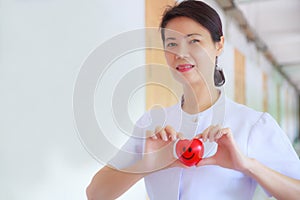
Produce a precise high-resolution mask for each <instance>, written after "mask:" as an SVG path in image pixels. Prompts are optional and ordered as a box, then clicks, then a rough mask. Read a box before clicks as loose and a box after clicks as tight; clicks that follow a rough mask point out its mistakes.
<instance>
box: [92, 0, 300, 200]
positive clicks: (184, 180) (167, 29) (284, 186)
mask: <svg viewBox="0 0 300 200" xmlns="http://www.w3.org/2000/svg"><path fill="white" fill-rule="evenodd" d="M161 35H162V41H163V43H164V51H165V58H166V61H167V64H168V66H169V69H170V70H171V72H172V75H173V77H174V79H175V80H177V81H178V82H179V84H180V85H181V87H182V90H183V98H182V100H181V101H179V102H178V103H177V104H176V105H173V106H170V107H166V108H162V109H152V110H150V111H149V112H146V113H145V114H144V115H143V116H142V117H141V118H140V120H138V122H137V123H136V127H135V130H134V133H135V134H134V135H135V136H145V137H144V138H143V137H140V138H131V139H130V140H129V141H128V142H127V143H126V144H125V145H124V147H123V149H122V150H123V151H126V152H129V153H131V154H132V156H133V157H134V158H133V159H127V160H126V158H125V160H124V156H122V155H124V154H122V152H121V153H120V154H117V155H116V157H115V158H114V159H113V160H112V162H110V163H109V165H107V166H106V167H104V168H103V169H101V170H100V171H99V172H98V173H97V174H96V175H95V177H94V178H93V180H92V182H91V184H90V185H89V187H88V189H87V194H88V197H89V199H113V198H116V197H118V196H119V195H121V194H122V193H123V192H125V191H126V190H127V189H128V188H130V187H131V186H132V185H133V184H135V183H136V182H137V181H138V180H140V179H142V178H144V180H145V184H146V189H147V192H148V194H149V197H150V199H151V200H159V199H162V200H165V199H172V200H173V199H174V200H175V199H180V200H184V199H186V200H187V199H193V200H198V199H199V200H200V199H210V200H214V199H216V200H217V199H220V198H221V199H224V200H227V199H228V200H234V199H236V200H250V199H252V198H253V194H254V191H255V188H256V186H257V184H259V185H261V186H262V187H263V188H264V190H265V191H266V192H267V193H268V194H269V195H270V196H274V197H276V198H277V199H297V198H298V197H299V195H300V180H299V179H300V161H299V158H298V157H297V155H296V153H295V151H294V149H293V147H292V145H291V143H290V142H289V140H288V138H287V136H286V134H285V133H284V132H283V131H282V129H281V128H280V127H279V126H278V124H277V123H276V121H275V120H274V119H273V118H272V117H271V116H270V115H269V114H268V113H263V112H258V111H255V110H253V109H251V108H249V107H246V106H244V105H241V104H238V103H236V102H233V101H232V100H230V99H229V98H228V97H226V95H225V94H224V90H223V89H222V84H223V83H224V81H225V80H224V79H219V78H220V77H221V78H222V77H223V78H224V76H222V75H221V76H220V74H222V71H221V70H220V69H219V68H218V67H217V58H218V56H220V55H221V53H222V51H223V48H224V42H225V39H224V36H223V32H222V24H221V20H220V18H219V15H218V13H217V12H216V11H215V10H214V9H213V8H211V7H210V6H209V5H207V4H206V3H204V2H202V1H193V0H189V1H183V2H181V3H178V4H176V5H174V6H173V7H170V8H168V9H167V10H166V12H165V13H164V15H163V18H162V22H161ZM216 76H219V77H218V78H215V77H216ZM218 81H220V82H218ZM216 118H218V120H217V121H215V120H214V119H216ZM220 119H221V121H220ZM216 122H217V124H216ZM145 124H151V126H146V125H145ZM149 127H156V128H155V129H150V128H149ZM149 129H150V130H149ZM178 139H183V140H182V141H184V139H186V140H192V141H199V140H201V141H202V143H203V145H204V152H202V151H200V152H199V153H198V155H197V156H199V154H201V155H202V153H203V155H204V157H203V159H201V160H200V161H199V160H198V161H199V162H198V161H197V162H194V163H193V165H192V164H191V163H189V164H188V166H189V167H188V166H186V165H184V164H182V163H181V162H180V161H179V160H180V158H181V157H183V159H185V160H190V159H193V158H194V157H195V156H196V153H195V152H194V151H193V142H191V144H189V145H183V146H181V148H180V147H179V150H178V151H179V152H180V153H179V155H178V154H177V157H174V156H173V146H174V145H176V144H177V143H176V141H177V140H178ZM201 152H202V153H201ZM274 152H276V154H275V153H274ZM201 157H202V156H201ZM177 158H179V160H178V159H177ZM118 161H122V162H123V163H122V164H124V163H126V164H125V165H119V164H118V163H120V162H118Z"/></svg>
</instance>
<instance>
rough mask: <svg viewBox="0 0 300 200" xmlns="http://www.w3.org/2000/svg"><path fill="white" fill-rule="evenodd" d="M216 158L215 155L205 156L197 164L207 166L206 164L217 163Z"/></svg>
mask: <svg viewBox="0 0 300 200" xmlns="http://www.w3.org/2000/svg"><path fill="white" fill-rule="evenodd" d="M216 163H217V162H216V159H215V158H214V157H209V158H203V159H202V160H201V161H200V162H199V163H198V164H197V165H196V166H197V167H200V166H205V165H216Z"/></svg>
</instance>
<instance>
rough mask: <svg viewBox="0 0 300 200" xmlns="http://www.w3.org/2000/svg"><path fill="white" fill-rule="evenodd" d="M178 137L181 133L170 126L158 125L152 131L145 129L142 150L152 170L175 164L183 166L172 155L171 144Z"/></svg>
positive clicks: (180, 136) (172, 144) (174, 165)
mask: <svg viewBox="0 0 300 200" xmlns="http://www.w3.org/2000/svg"><path fill="white" fill-rule="evenodd" d="M178 138H182V134H181V133H179V132H176V131H175V130H174V129H173V128H172V127H171V126H166V127H164V128H163V127H160V126H158V127H156V129H155V131H154V132H153V131H147V139H146V144H145V151H144V152H145V155H146V156H147V161H148V162H147V163H148V164H151V168H153V171H155V170H160V169H166V168H170V167H176V166H177V167H185V166H184V165H183V164H182V163H181V162H179V161H178V160H177V159H176V158H175V157H174V156H173V146H174V143H175V141H176V140H177V139H178Z"/></svg>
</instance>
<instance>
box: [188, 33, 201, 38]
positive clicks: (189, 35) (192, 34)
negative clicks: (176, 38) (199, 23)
mask: <svg viewBox="0 0 300 200" xmlns="http://www.w3.org/2000/svg"><path fill="white" fill-rule="evenodd" d="M194 35H198V36H202V35H201V34H200V33H190V34H187V35H186V36H185V37H191V36H194Z"/></svg>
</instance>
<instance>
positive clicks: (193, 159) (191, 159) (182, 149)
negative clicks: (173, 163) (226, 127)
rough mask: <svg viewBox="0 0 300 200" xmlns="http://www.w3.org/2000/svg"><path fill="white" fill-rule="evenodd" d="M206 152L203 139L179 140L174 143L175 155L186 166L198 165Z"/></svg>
mask: <svg viewBox="0 0 300 200" xmlns="http://www.w3.org/2000/svg"><path fill="white" fill-rule="evenodd" d="M203 153H204V146H203V143H202V142H201V140H199V139H192V140H187V139H184V140H177V141H176V142H175V144H174V156H175V157H176V158H178V159H179V160H180V161H181V162H182V163H183V164H185V165H186V166H189V167H190V166H193V165H197V164H198V163H199V162H200V160H202V156H203Z"/></svg>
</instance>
